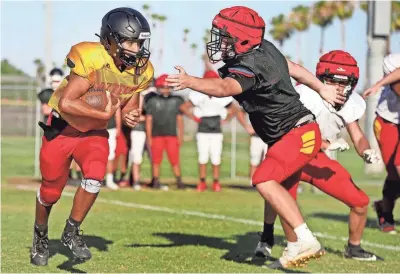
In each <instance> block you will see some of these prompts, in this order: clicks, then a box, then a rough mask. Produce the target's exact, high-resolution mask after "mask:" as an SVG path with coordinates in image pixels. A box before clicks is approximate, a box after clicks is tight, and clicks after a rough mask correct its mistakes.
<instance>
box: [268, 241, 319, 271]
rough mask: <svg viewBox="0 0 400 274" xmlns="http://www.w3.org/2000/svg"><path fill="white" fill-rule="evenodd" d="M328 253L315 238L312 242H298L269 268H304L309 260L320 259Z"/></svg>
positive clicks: (287, 249)
mask: <svg viewBox="0 0 400 274" xmlns="http://www.w3.org/2000/svg"><path fill="white" fill-rule="evenodd" d="M325 254H326V252H325V250H324V249H323V247H322V246H321V244H320V242H319V241H318V240H317V239H316V238H314V239H313V240H312V241H307V242H305V241H297V242H296V244H295V245H294V246H293V247H292V248H290V249H289V248H285V250H284V251H283V254H282V257H280V258H279V259H278V260H276V261H275V262H274V263H272V264H271V265H269V266H268V267H269V268H272V269H277V268H290V267H303V266H305V265H306V264H307V263H308V261H309V260H312V259H318V258H320V257H321V256H323V255H325Z"/></svg>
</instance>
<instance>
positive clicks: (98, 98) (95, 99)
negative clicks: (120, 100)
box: [81, 91, 117, 110]
mask: <svg viewBox="0 0 400 274" xmlns="http://www.w3.org/2000/svg"><path fill="white" fill-rule="evenodd" d="M81 99H82V100H83V101H85V102H86V103H87V104H88V105H90V106H91V107H94V108H96V109H99V110H105V108H106V105H107V95H106V92H105V91H88V92H86V93H85V94H84V95H83V96H82V97H81ZM111 101H112V104H113V105H115V104H116V102H117V98H116V97H115V96H114V95H113V94H112V93H111Z"/></svg>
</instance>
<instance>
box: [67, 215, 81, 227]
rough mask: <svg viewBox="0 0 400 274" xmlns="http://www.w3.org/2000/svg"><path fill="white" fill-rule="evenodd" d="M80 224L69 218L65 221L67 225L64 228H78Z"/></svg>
mask: <svg viewBox="0 0 400 274" xmlns="http://www.w3.org/2000/svg"><path fill="white" fill-rule="evenodd" d="M81 223H82V222H78V221H75V220H74V219H72V217H69V218H68V220H67V225H66V227H73V226H74V227H79V226H80V225H81Z"/></svg>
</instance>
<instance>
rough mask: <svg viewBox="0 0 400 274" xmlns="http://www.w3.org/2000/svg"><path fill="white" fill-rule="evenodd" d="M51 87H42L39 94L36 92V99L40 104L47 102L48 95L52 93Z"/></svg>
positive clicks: (48, 99)
mask: <svg viewBox="0 0 400 274" xmlns="http://www.w3.org/2000/svg"><path fill="white" fill-rule="evenodd" d="M53 92H54V91H53V90H52V89H50V88H49V89H43V90H42V91H41V92H40V93H39V94H38V99H39V100H40V102H41V103H42V104H47V103H48V102H49V101H50V97H51V95H52V94H53Z"/></svg>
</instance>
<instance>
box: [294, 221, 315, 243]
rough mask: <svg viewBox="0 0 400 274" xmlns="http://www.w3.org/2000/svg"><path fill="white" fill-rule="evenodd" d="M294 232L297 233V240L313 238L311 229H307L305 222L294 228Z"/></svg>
mask: <svg viewBox="0 0 400 274" xmlns="http://www.w3.org/2000/svg"><path fill="white" fill-rule="evenodd" d="M294 232H295V233H296V235H297V240H300V241H312V240H314V239H315V238H314V236H313V235H312V233H311V230H310V229H308V226H307V224H306V223H303V224H301V225H299V226H298V227H296V228H295V229H294Z"/></svg>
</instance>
